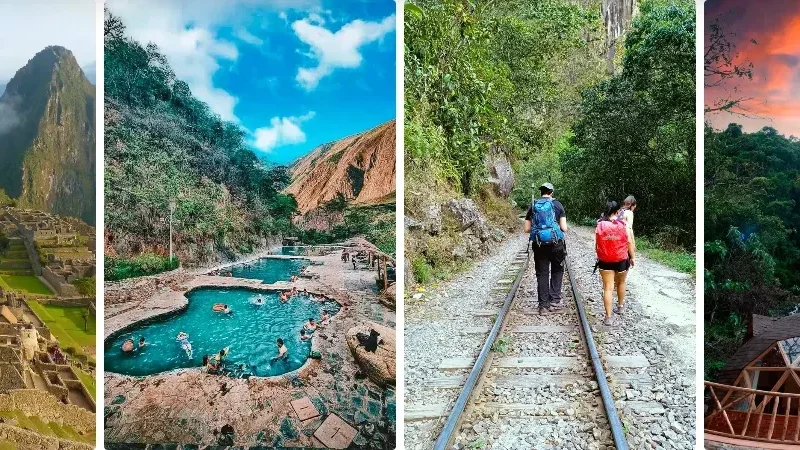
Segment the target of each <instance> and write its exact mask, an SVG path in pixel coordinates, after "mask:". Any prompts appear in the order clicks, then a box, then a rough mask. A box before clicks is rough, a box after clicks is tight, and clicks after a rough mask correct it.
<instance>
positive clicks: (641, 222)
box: [558, 2, 696, 250]
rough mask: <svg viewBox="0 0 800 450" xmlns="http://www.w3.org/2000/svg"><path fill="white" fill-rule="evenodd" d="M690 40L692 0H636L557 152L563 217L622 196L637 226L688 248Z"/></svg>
mask: <svg viewBox="0 0 800 450" xmlns="http://www.w3.org/2000/svg"><path fill="white" fill-rule="evenodd" d="M695 39H696V33H695V11H694V3H693V2H670V3H661V2H649V3H648V2H645V3H643V4H642V10H641V12H640V15H639V16H638V17H637V18H636V19H634V21H633V24H632V28H631V30H630V31H629V32H628V34H627V35H626V37H625V43H624V49H623V54H624V56H623V57H622V70H621V72H620V73H618V74H616V75H614V76H613V77H611V78H610V79H608V80H605V81H603V82H602V83H600V84H598V85H596V86H593V87H592V88H590V89H588V90H586V91H584V93H583V102H582V104H581V109H580V111H581V115H580V118H579V119H578V120H577V122H576V123H575V124H574V125H573V127H572V132H573V133H574V135H573V136H571V139H569V140H568V144H567V145H564V146H563V148H562V149H561V151H560V152H559V155H558V156H559V162H560V166H561V184H562V185H563V189H562V193H561V197H562V201H563V202H564V204H565V205H568V206H567V207H568V208H569V209H570V210H571V211H572V215H573V217H597V216H598V215H599V213H600V211H602V209H603V207H604V205H605V203H606V202H607V201H608V200H616V201H618V202H619V201H621V200H622V199H624V198H625V197H626V196H627V195H629V194H632V195H634V196H635V197H636V199H637V211H636V212H637V214H636V231H637V234H639V235H642V236H650V237H651V238H652V240H654V241H655V242H656V243H657V244H658V245H659V246H661V247H664V248H667V249H676V250H677V249H680V248H685V249H690V250H693V249H694V242H695V219H696V216H695V214H694V211H695V205H696V202H695V192H696V188H695V150H696V149H695V140H696V124H695V117H696V115H695V74H696V71H695Z"/></svg>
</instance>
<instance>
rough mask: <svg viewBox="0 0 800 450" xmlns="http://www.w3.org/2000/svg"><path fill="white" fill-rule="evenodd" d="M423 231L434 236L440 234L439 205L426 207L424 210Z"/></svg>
mask: <svg viewBox="0 0 800 450" xmlns="http://www.w3.org/2000/svg"><path fill="white" fill-rule="evenodd" d="M424 222H425V223H424V227H425V231H427V232H428V233H430V234H433V235H436V234H439V233H441V232H442V207H441V206H439V205H436V204H434V205H428V207H427V208H425V221H424Z"/></svg>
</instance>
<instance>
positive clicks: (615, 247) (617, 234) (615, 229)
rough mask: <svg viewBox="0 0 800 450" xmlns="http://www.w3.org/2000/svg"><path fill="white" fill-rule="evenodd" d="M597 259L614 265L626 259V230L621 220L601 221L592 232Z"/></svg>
mask: <svg viewBox="0 0 800 450" xmlns="http://www.w3.org/2000/svg"><path fill="white" fill-rule="evenodd" d="M594 235H595V240H596V242H597V259H599V260H600V261H602V262H605V263H615V262H620V261H624V260H626V259H628V228H627V227H626V226H625V222H623V221H622V220H614V221H613V222H612V221H610V220H601V221H599V222H597V228H596V229H595V231H594Z"/></svg>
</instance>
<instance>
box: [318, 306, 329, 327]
mask: <svg viewBox="0 0 800 450" xmlns="http://www.w3.org/2000/svg"><path fill="white" fill-rule="evenodd" d="M330 320H331V316H329V315H328V311H327V310H325V309H323V310H322V317H320V318H319V325H320V326H325V325H327V324H328V323H329V322H330Z"/></svg>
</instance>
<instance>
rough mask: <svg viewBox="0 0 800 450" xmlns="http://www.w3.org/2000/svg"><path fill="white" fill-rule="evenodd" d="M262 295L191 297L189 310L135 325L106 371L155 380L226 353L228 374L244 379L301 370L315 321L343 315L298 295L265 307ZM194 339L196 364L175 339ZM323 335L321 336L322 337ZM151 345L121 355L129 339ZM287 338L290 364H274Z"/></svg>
mask: <svg viewBox="0 0 800 450" xmlns="http://www.w3.org/2000/svg"><path fill="white" fill-rule="evenodd" d="M258 295H259V293H258V292H255V291H251V290H248V289H242V288H235V289H211V288H203V289H198V290H195V291H192V292H190V293H189V294H188V295H187V297H188V299H189V305H188V307H187V308H186V309H185V310H184V311H183V312H179V313H175V314H173V315H170V316H169V317H164V318H157V319H153V320H151V321H146V322H143V323H141V324H137V325H134V326H133V327H131V328H128V329H126V330H124V331H123V332H122V333H119V334H117V335H114V336H112V337H110V338H109V339H107V340H106V343H105V370H106V371H109V372H115V373H120V374H124V375H136V376H142V375H152V374H156V373H160V372H166V371H169V370H173V369H179V368H188V367H200V366H201V365H202V362H203V355H213V354H215V353H218V352H219V351H220V350H221V349H223V348H225V347H230V353H229V355H228V356H227V358H226V359H225V365H224V367H225V369H226V370H225V373H226V374H228V375H230V376H235V377H241V376H249V375H257V376H273V375H281V374H284V373H286V372H290V371H292V370H295V369H298V368H299V367H301V366H302V365H303V363H304V362H305V361H306V359H307V358H308V354H309V351H310V349H311V341H305V342H303V341H301V340H300V329H301V328H302V327H303V324H304V323H305V322H306V321H307V320H308V318H309V317H313V318H314V319H315V320H317V321H319V318H320V315H321V313H322V310H327V311H328V313H329V314H330V315H333V314H335V313H336V312H338V311H339V304H338V303H336V302H333V301H331V300H325V301H315V300H311V299H309V297H308V296H306V295H302V294H301V295H296V296H294V297H293V298H292V299H291V300H289V302H288V303H285V304H282V303H280V300H279V299H278V293H277V292H274V293H272V292H271V293H263V294H261V295H263V298H264V304H263V305H254V304H253V303H252V302H253V301H254V300H255V298H256V297H257V296H258ZM215 303H225V304H228V305H229V306H230V307H231V309H232V310H233V313H232V314H231V315H226V314H224V313H216V312H213V311H212V309H211V308H212V306H213V305H214V304H215ZM181 331H183V332H185V333H188V334H189V342H190V343H191V345H192V353H193V355H192V358H189V357H188V356H187V354H186V352H185V351H184V350H183V349H182V348H181V345H180V343H179V342H178V341H177V340H176V339H175V338H176V336H177V335H178V333H179V332H181ZM319 332H320V331H317V333H319ZM140 337H144V338H145V340H146V341H147V345H146V346H145V347H144V349H142V350H137V351H135V352H133V353H132V354H129V353H123V352H122V351H121V350H120V347H121V346H122V344H123V342H124V341H125V340H126V339H133V340H134V341H135V342H138V341H139V338H140ZM278 338H282V339H283V340H284V342H285V345H286V347H287V349H288V350H289V358H287V359H286V360H281V361H272V360H271V358H273V357H275V356H277V354H278V346H277V344H276V340H277V339H278Z"/></svg>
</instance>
